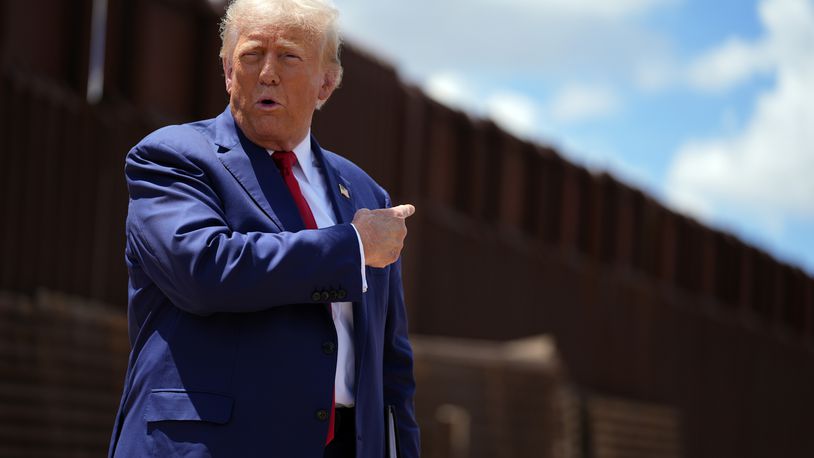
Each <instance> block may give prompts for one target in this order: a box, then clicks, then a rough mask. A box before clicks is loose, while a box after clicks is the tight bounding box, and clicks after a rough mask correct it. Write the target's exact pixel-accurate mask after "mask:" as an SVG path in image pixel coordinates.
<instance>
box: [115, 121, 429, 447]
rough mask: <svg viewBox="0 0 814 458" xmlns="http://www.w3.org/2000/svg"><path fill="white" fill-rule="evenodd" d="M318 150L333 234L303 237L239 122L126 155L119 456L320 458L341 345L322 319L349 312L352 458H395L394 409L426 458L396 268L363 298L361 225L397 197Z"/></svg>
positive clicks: (377, 278)
mask: <svg viewBox="0 0 814 458" xmlns="http://www.w3.org/2000/svg"><path fill="white" fill-rule="evenodd" d="M312 145H313V151H314V154H315V156H316V158H317V160H318V162H319V163H320V164H321V166H322V167H321V170H322V173H323V174H324V177H325V179H326V183H327V187H328V189H329V192H330V200H331V204H332V206H333V209H334V212H335V214H336V217H337V221H338V224H337V225H336V226H333V227H328V228H324V229H319V230H303V222H302V220H301V218H300V216H299V213H298V211H297V208H296V206H295V204H294V201H293V199H292V198H291V195H290V193H289V191H288V189H287V188H286V185H285V183H284V182H283V180H282V178H281V176H280V173H279V172H278V170H277V168H276V167H275V165H274V163H273V161H272V160H271V158H270V157H269V155H268V154H267V152H266V151H265V150H264V149H262V148H260V147H258V146H257V145H255V144H253V143H252V142H251V141H249V140H248V139H247V138H246V137H245V136H244V135H243V133H242V132H241V131H240V130H239V128H238V127H237V125H236V124H235V121H234V118H233V117H232V115H231V113H230V110H229V108H228V107H227V109H226V111H224V112H223V113H222V114H221V115H220V116H218V117H217V118H215V119H210V120H206V121H201V122H196V123H192V124H185V125H178V126H170V127H166V128H163V129H160V130H158V131H156V132H154V133H152V134H150V135H149V136H147V137H146V138H145V139H144V140H142V141H141V142H140V143H139V144H138V145H136V146H135V147H134V148H133V149H132V150H131V151H130V152H129V153H128V155H127V159H126V166H125V174H126V177H127V186H128V189H129V193H130V203H129V210H128V216H127V224H126V228H127V230H126V236H127V241H126V252H125V255H126V262H127V266H128V269H129V275H130V280H129V306H128V320H129V332H130V341H131V345H132V352H131V355H130V360H129V365H128V369H127V374H126V377H125V384H124V393H123V395H122V400H121V405H120V408H119V412H118V415H117V418H116V423H115V426H114V431H113V437H112V440H111V445H110V454H111V455H116V456H126V457H130V456H133V457H146V456H161V457H165V456H196V457H197V456H222V457H253V456H263V457H284V458H291V457H312V458H317V457H321V456H322V451H323V446H324V443H325V437H326V434H327V428H328V422H327V421H325V420H324V417H323V415H320V411H325V410H327V409H329V408H330V406H331V402H332V395H333V380H334V371H335V369H336V352H335V351H333V349H334V348H335V345H336V342H337V337H336V331H335V328H334V324H333V321H332V320H331V316H330V313H329V311H328V307H327V305H326V303H327V302H332V301H341V300H344V301H350V302H352V303H353V321H354V345H355V354H356V361H355V362H356V386H355V395H356V428H357V449H358V452H357V456H358V457H370V458H373V457H375V458H380V457H382V456H383V455H384V448H385V445H384V431H385V430H384V418H385V407H386V406H387V405H393V406H395V409H396V412H397V419H398V428H399V429H398V431H399V436H400V442H401V448H402V453H403V455H404V456H405V457H416V456H418V447H419V437H418V436H419V435H418V427H417V425H416V422H415V415H414V411H413V392H414V379H413V373H412V351H411V349H410V345H409V342H408V340H407V322H406V315H405V308H404V300H403V293H402V285H401V267H400V262H396V263H395V264H392V265H390V266H388V267H386V268H383V269H376V268H370V267H366V276H367V282H368V287H369V289H368V291H367V292H366V293H362V285H361V275H360V266H361V262H362V261H361V259H360V254H359V246H358V240H357V236H356V234H355V232H354V230H353V227H352V226H351V225H350V222H351V220H352V219H353V215H354V213H355V211H356V210H357V209H359V208H371V209H373V208H382V207H388V206H390V201H389V197H388V195H387V193H386V192H385V191H384V190H383V189H382V188H381V187H380V186H379V185H377V184H376V183H375V182H374V181H373V179H371V178H370V177H369V176H368V175H367V174H365V173H364V172H363V171H362V170H361V169H360V168H359V167H357V166H356V165H354V164H353V163H351V162H350V161H348V160H346V159H344V158H342V157H340V156H338V155H336V154H333V153H331V152H329V151H325V150H323V149H321V148H320V147H319V145H318V144H317V143H316V141H315V140H314V139H312ZM340 184H341V185H342V186H344V187H345V188H346V189H347V190H349V197H345V196H343V195H342V194H341V193H340V191H339V189H340ZM331 344H333V345H334V346H333V347H332V345H331Z"/></svg>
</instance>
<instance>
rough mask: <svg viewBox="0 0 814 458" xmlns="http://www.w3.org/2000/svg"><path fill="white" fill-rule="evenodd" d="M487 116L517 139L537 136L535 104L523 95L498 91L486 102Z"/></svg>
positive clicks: (537, 111) (537, 122)
mask: <svg viewBox="0 0 814 458" xmlns="http://www.w3.org/2000/svg"><path fill="white" fill-rule="evenodd" d="M486 110H487V113H488V116H489V117H490V118H491V119H492V120H493V121H494V122H495V123H496V124H498V125H499V126H501V127H503V128H504V129H506V130H507V131H508V132H511V133H513V134H515V135H517V136H519V137H525V138H534V137H535V136H537V135H539V132H540V130H541V127H542V126H540V113H539V108H538V106H537V103H536V102H535V101H534V100H533V99H531V98H530V97H527V96H525V95H523V94H519V93H516V92H509V91H498V92H496V93H494V94H492V95H491V96H489V98H488V99H487V101H486Z"/></svg>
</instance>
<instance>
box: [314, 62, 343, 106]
mask: <svg viewBox="0 0 814 458" xmlns="http://www.w3.org/2000/svg"><path fill="white" fill-rule="evenodd" d="M338 77H339V74H338V72H337V71H336V69H333V68H332V69H328V70H326V71H325V74H324V75H323V77H322V85H321V86H320V87H319V94H317V99H318V100H319V104H320V105H322V104H323V103H325V102H326V101H327V100H328V98H329V97H330V96H331V94H333V92H334V89H336V86H337V83H339V78H338Z"/></svg>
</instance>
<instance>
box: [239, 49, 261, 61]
mask: <svg viewBox="0 0 814 458" xmlns="http://www.w3.org/2000/svg"><path fill="white" fill-rule="evenodd" d="M259 57H260V51H257V50H249V51H244V52H242V53H240V59H241V60H244V61H249V62H251V61H255V60H257V59H258V58H259Z"/></svg>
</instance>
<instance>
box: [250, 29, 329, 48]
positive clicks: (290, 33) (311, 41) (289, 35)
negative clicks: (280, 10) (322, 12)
mask: <svg viewBox="0 0 814 458" xmlns="http://www.w3.org/2000/svg"><path fill="white" fill-rule="evenodd" d="M237 42H238V45H240V44H242V43H247V42H262V43H263V44H267V43H272V44H275V45H281V46H296V47H301V48H311V49H315V48H316V47H318V46H319V44H320V40H319V37H318V36H316V34H314V33H312V32H309V31H307V30H304V29H303V28H301V27H295V26H280V25H265V26H257V27H250V28H246V29H245V30H241V33H240V36H239V37H238V40H237Z"/></svg>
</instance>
